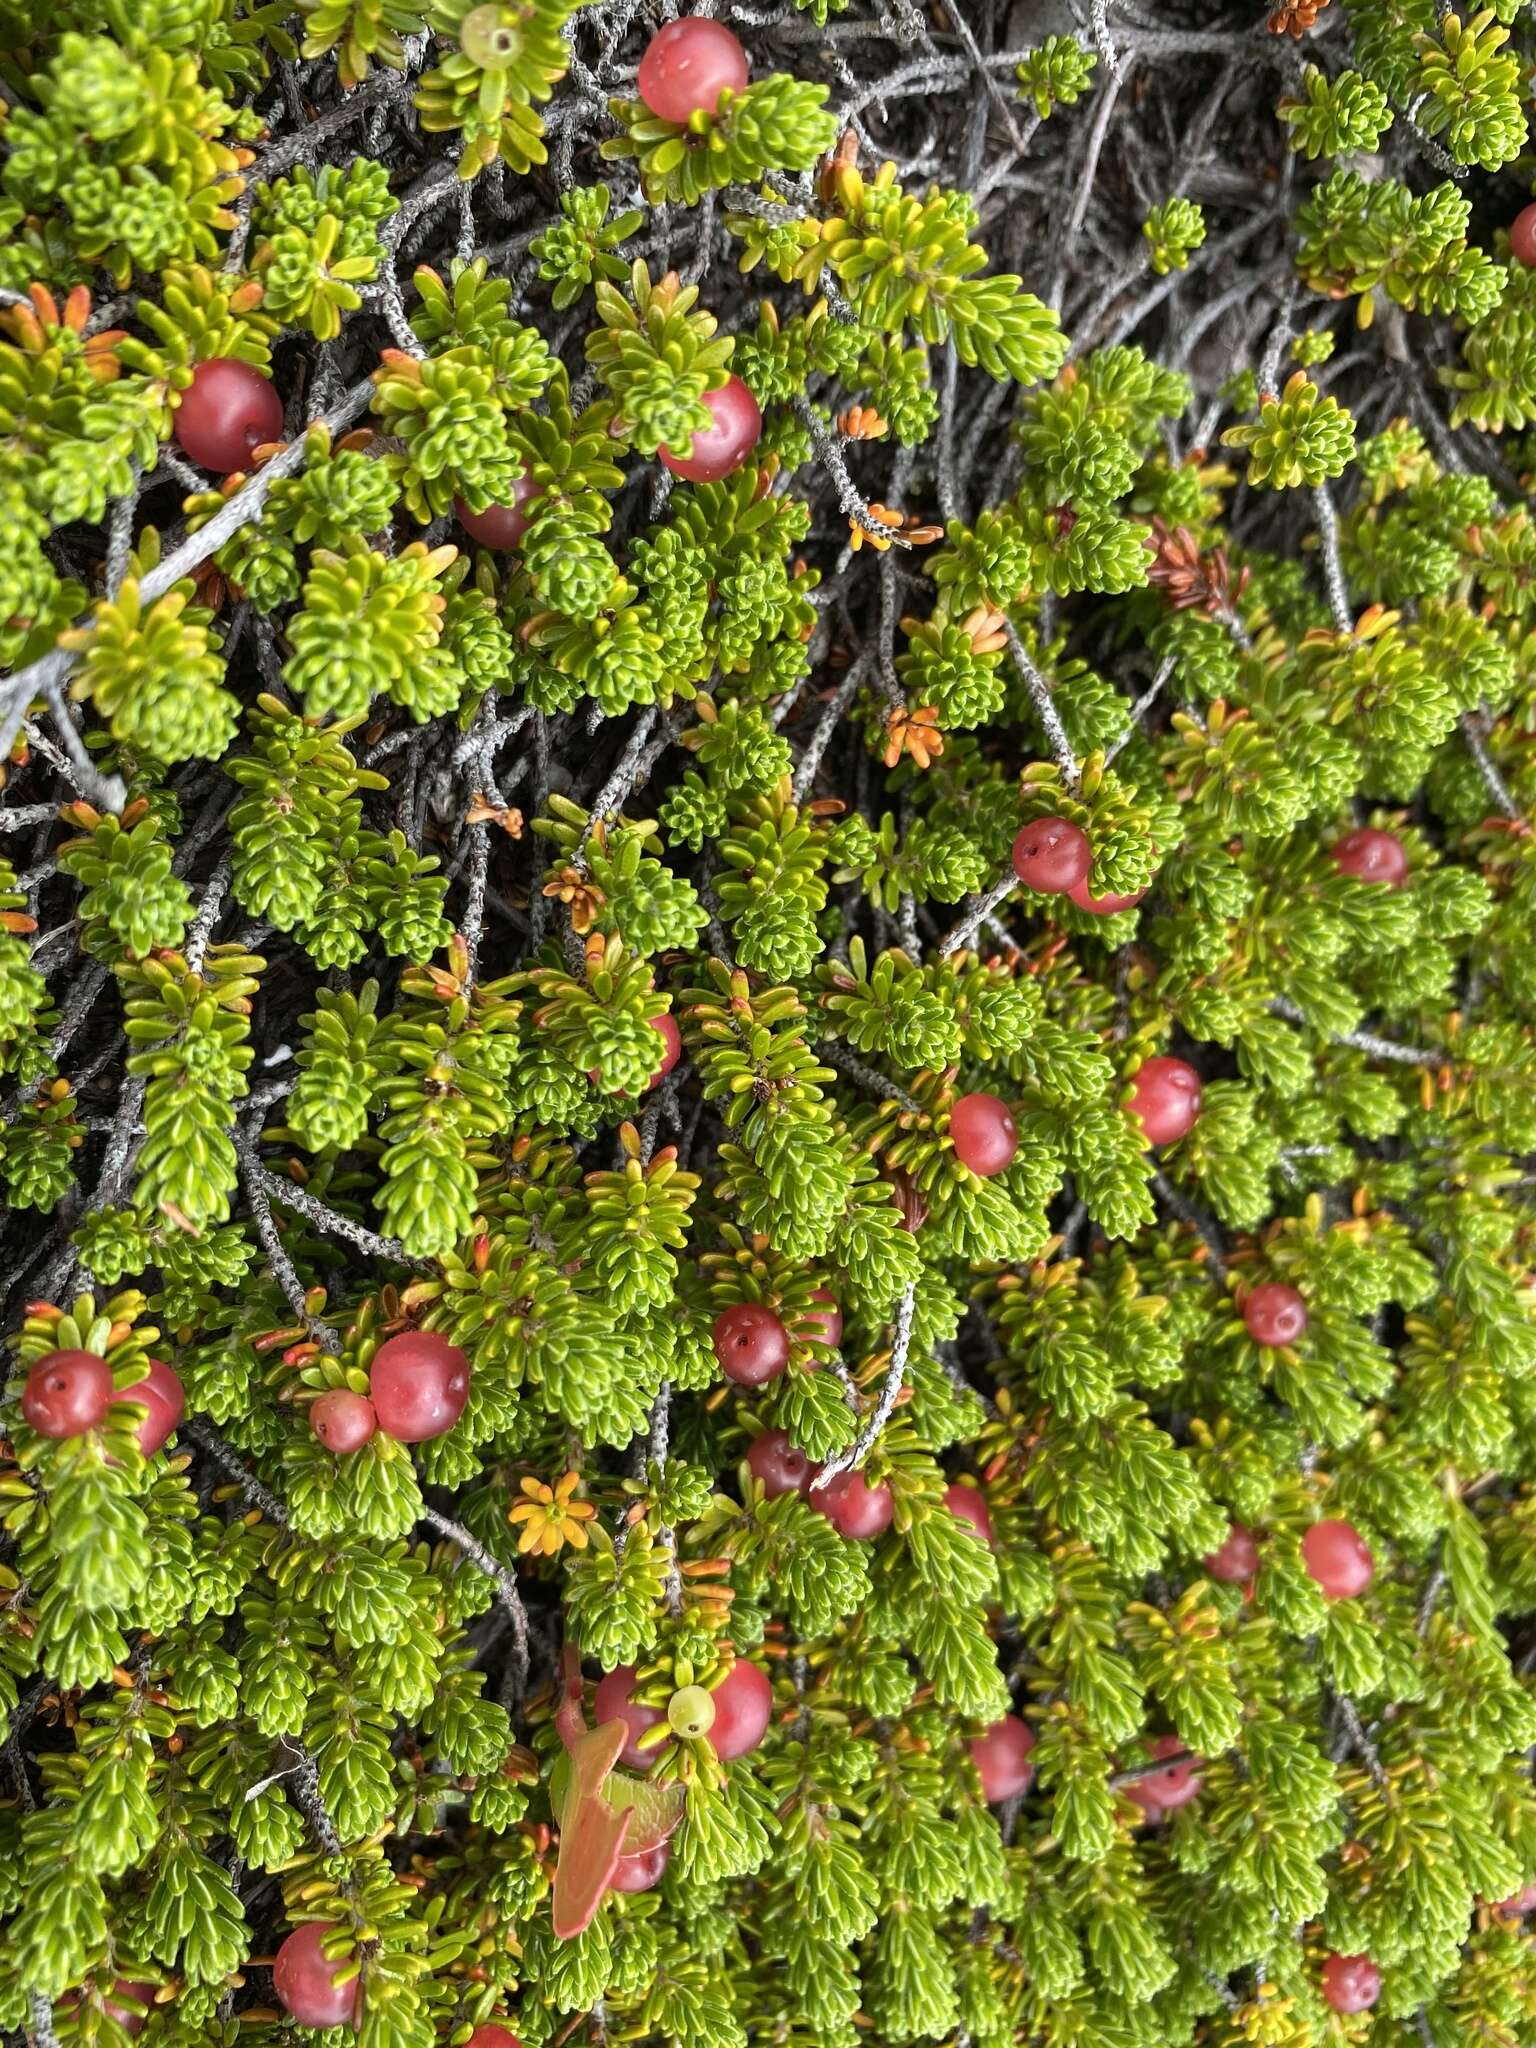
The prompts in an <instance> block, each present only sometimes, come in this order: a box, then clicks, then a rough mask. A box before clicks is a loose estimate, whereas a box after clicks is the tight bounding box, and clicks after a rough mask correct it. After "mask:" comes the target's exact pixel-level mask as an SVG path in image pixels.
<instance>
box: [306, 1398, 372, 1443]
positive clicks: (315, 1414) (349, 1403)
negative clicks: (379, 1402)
mask: <svg viewBox="0 0 1536 2048" xmlns="http://www.w3.org/2000/svg"><path fill="white" fill-rule="evenodd" d="M309 1426H310V1428H311V1429H312V1430H313V1431H314V1433H315V1435H316V1436H317V1437H318V1438H319V1439H320V1441H321V1443H323V1444H324V1445H325V1448H326V1449H327V1450H328V1451H334V1452H335V1454H336V1456H337V1457H338V1458H344V1457H346V1456H347V1454H348V1453H349V1452H351V1451H360V1450H361V1449H362V1448H363V1445H364V1444H365V1443H367V1441H368V1439H369V1438H370V1437H371V1436H372V1435H373V1433H374V1431H375V1430H376V1429H377V1428H378V1426H379V1418H378V1416H377V1415H376V1414H375V1413H374V1410H373V1403H372V1402H371V1401H370V1400H369V1399H368V1396H367V1395H366V1394H354V1393H353V1392H352V1391H351V1389H350V1388H348V1387H332V1388H331V1389H330V1391H329V1392H328V1393H324V1394H321V1395H320V1396H319V1397H318V1398H317V1399H316V1400H314V1401H312V1402H311V1403H310V1406H309Z"/></svg>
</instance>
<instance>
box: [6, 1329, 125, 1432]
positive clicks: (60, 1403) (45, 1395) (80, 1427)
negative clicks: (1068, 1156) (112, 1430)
mask: <svg viewBox="0 0 1536 2048" xmlns="http://www.w3.org/2000/svg"><path fill="white" fill-rule="evenodd" d="M111 1406H112V1368H111V1367H110V1366H109V1365H108V1364H107V1361H106V1360H105V1359H104V1358H98V1357H97V1355H96V1353H95V1352H94V1351H50V1352H49V1354H48V1356H47V1357H46V1358H40V1359H39V1360H38V1361H37V1363H36V1365H34V1366H33V1368H32V1370H31V1371H30V1372H29V1373H28V1374H27V1384H26V1385H25V1386H24V1387H23V1388H22V1390H21V1412H22V1414H23V1415H24V1416H25V1417H26V1418H27V1421H28V1422H29V1423H30V1424H31V1425H32V1427H33V1428H34V1429H35V1430H36V1431H37V1433H38V1435H39V1436H51V1437H55V1438H61V1437H68V1436H84V1435H85V1432H86V1431H87V1430H88V1429H94V1428H95V1427H96V1426H97V1424H98V1423H99V1422H101V1421H102V1419H103V1418H104V1417H105V1415H106V1412H107V1410H108V1409H109V1408H110V1407H111Z"/></svg>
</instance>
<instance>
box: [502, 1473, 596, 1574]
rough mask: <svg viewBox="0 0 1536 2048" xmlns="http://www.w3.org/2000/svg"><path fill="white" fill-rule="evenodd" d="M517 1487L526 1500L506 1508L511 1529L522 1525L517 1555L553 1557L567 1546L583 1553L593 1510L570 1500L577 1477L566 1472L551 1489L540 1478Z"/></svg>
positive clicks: (524, 1482)
mask: <svg viewBox="0 0 1536 2048" xmlns="http://www.w3.org/2000/svg"><path fill="white" fill-rule="evenodd" d="M520 1484H521V1486H522V1490H523V1492H524V1493H525V1494H526V1495H527V1496H528V1497H527V1499H526V1500H520V1501H518V1502H516V1504H515V1505H514V1506H512V1507H510V1508H508V1509H507V1520H508V1521H509V1522H510V1523H512V1525H513V1527H514V1528H515V1527H516V1526H517V1524H518V1523H519V1522H521V1523H522V1524H523V1533H522V1534H521V1536H519V1537H518V1539H517V1548H518V1552H519V1554H520V1555H521V1556H523V1557H526V1556H528V1554H529V1553H530V1552H531V1551H537V1552H538V1553H539V1555H540V1556H541V1557H553V1556H554V1554H555V1552H556V1551H557V1550H561V1549H563V1548H564V1546H565V1545H566V1544H567V1543H569V1544H570V1546H571V1548H572V1549H573V1550H585V1549H586V1547H587V1524H588V1522H590V1521H591V1519H592V1517H593V1516H594V1515H595V1514H596V1513H597V1509H596V1508H595V1507H594V1506H593V1505H592V1503H591V1501H589V1500H572V1498H571V1495H572V1494H573V1493H574V1492H575V1491H576V1489H577V1487H578V1486H579V1485H580V1484H581V1474H580V1473H579V1472H567V1473H566V1475H565V1477H564V1478H563V1479H557V1480H556V1481H555V1483H554V1485H553V1486H546V1485H545V1484H544V1482H543V1480H542V1479H524V1480H522V1481H521V1482H520Z"/></svg>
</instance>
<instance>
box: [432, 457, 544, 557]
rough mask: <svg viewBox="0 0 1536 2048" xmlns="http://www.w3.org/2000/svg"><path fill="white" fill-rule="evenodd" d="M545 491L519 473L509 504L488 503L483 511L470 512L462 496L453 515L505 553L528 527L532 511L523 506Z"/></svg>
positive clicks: (488, 544)
mask: <svg viewBox="0 0 1536 2048" xmlns="http://www.w3.org/2000/svg"><path fill="white" fill-rule="evenodd" d="M542 496H543V492H542V491H541V490H540V489H539V486H538V485H537V484H536V483H535V482H534V480H533V478H532V477H531V476H520V477H519V478H518V480H517V482H516V483H515V484H514V485H513V486H512V502H511V504H510V505H487V506H486V508H485V510H484V511H483V512H471V511H470V509H469V507H468V506H467V505H466V504H465V502H464V500H463V499H462V498H455V499H454V501H453V516H454V518H455V519H457V521H458V522H459V524H460V526H462V527H463V529H464V531H465V532H466V533H467V534H468V535H469V537H470V539H471V540H477V541H479V543H480V545H481V547H483V548H492V549H494V550H495V551H496V552H497V553H498V554H505V553H506V552H507V551H508V550H509V549H511V548H515V547H516V546H517V545H518V543H519V542H520V541H521V540H522V537H523V535H524V534H525V533H526V532H527V531H528V517H529V515H528V514H527V513H526V512H525V511H524V510H523V507H524V506H525V505H527V504H529V503H530V502H531V501H532V500H533V499H534V498H539V497H542Z"/></svg>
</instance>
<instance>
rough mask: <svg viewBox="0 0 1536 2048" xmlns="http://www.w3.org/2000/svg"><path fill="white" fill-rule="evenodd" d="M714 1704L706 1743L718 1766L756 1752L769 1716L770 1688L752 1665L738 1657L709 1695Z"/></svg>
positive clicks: (771, 1690) (770, 1705) (770, 1708)
mask: <svg viewBox="0 0 1536 2048" xmlns="http://www.w3.org/2000/svg"><path fill="white" fill-rule="evenodd" d="M710 1697H711V1699H713V1701H714V1703H715V1719H714V1725H713V1726H712V1727H711V1729H710V1731H709V1740H710V1742H711V1743H712V1744H713V1745H714V1751H715V1755H716V1756H717V1757H719V1759H720V1761H721V1762H722V1763H729V1762H730V1761H731V1759H732V1757H738V1756H746V1755H747V1754H748V1753H749V1752H750V1751H751V1750H754V1749H756V1747H757V1745H758V1744H759V1743H760V1742H761V1741H762V1739H763V1736H764V1734H765V1733H766V1732H767V1728H768V1718H769V1716H770V1715H771V1714H772V1712H773V1687H772V1686H771V1685H770V1684H769V1683H768V1681H767V1679H766V1678H765V1677H764V1676H763V1674H762V1672H761V1671H759V1670H758V1668H757V1666H756V1665H755V1664H749V1663H748V1662H747V1660H746V1658H745V1657H738V1658H737V1660H736V1662H735V1663H734V1664H733V1665H732V1666H731V1668H730V1670H729V1671H728V1672H727V1673H726V1675H725V1677H724V1678H723V1679H722V1680H721V1681H720V1683H719V1684H718V1685H717V1686H716V1687H715V1688H714V1690H713V1692H712V1693H711V1694H710Z"/></svg>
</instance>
